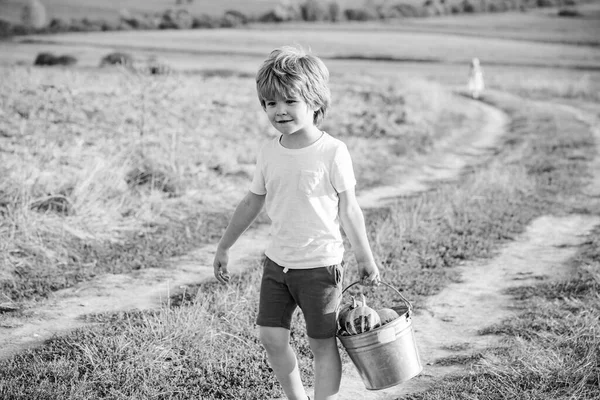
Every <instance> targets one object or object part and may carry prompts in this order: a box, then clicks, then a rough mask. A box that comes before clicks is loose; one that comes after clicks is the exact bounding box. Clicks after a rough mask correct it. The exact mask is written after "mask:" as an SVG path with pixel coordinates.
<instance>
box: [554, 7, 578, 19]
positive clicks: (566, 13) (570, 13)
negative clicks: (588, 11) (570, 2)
mask: <svg viewBox="0 0 600 400" xmlns="http://www.w3.org/2000/svg"><path fill="white" fill-rule="evenodd" d="M557 15H558V16H559V17H581V13H580V12H579V11H577V9H576V8H561V9H560V10H558V14H557Z"/></svg>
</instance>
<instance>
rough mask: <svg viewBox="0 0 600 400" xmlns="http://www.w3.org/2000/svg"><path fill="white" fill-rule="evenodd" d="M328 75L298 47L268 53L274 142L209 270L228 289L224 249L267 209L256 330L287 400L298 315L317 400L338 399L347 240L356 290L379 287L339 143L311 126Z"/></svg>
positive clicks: (264, 92)
mask: <svg viewBox="0 0 600 400" xmlns="http://www.w3.org/2000/svg"><path fill="white" fill-rule="evenodd" d="M328 80H329V71H328V70H327V68H326V67H325V65H324V64H323V62H322V61H321V60H320V59H319V58H317V57H315V56H313V55H310V54H306V53H305V52H303V51H302V50H301V49H296V48H292V47H282V48H280V49H276V50H274V51H272V52H271V54H270V55H269V57H268V58H267V60H266V61H265V62H264V63H263V65H262V67H261V68H260V70H259V71H258V73H257V76H256V86H257V92H258V98H259V100H260V104H261V106H262V108H263V109H264V110H265V112H266V114H267V117H268V119H269V121H270V122H271V124H272V125H273V126H274V127H275V129H277V130H278V131H279V133H280V136H279V137H278V138H276V139H274V140H272V141H270V142H269V143H267V144H266V145H265V146H263V147H262V149H261V151H260V152H259V154H258V157H257V163H256V170H255V174H254V178H253V180H252V183H251V185H250V190H249V192H248V193H247V194H246V196H245V197H244V199H243V200H242V201H241V202H240V204H239V205H238V206H237V208H236V210H235V212H234V214H233V217H232V218H231V221H230V222H229V225H228V226H227V229H226V230H225V233H224V234H223V237H222V238H221V240H220V242H219V244H218V246H217V252H216V255H215V260H214V263H213V266H214V273H215V277H216V278H217V279H218V280H219V281H220V282H221V283H227V281H228V280H229V275H228V274H227V262H228V250H229V248H230V247H231V246H232V245H233V244H234V243H235V241H236V240H237V239H238V238H239V237H240V235H241V234H242V233H243V232H244V231H245V230H246V229H247V228H248V226H250V224H251V223H252V222H253V221H254V219H255V218H256V216H257V215H258V213H259V212H260V210H261V209H262V207H263V205H264V204H265V203H266V208H267V214H268V215H269V217H270V218H271V221H272V226H271V234H272V235H271V237H272V240H271V243H270V245H269V246H268V247H267V249H266V251H265V255H266V258H265V262H264V264H263V276H262V282H261V288H260V301H259V311H258V317H257V321H256V323H257V325H258V327H259V337H260V341H261V343H262V344H263V346H264V347H265V349H266V352H267V356H268V360H269V364H270V365H271V368H273V371H274V372H275V375H276V376H277V379H278V380H279V382H280V383H281V386H282V387H283V390H284V392H285V394H286V395H287V397H288V399H290V400H306V399H307V396H306V392H305V391H304V388H303V386H302V382H301V380H300V373H299V370H298V365H297V361H296V355H295V353H294V351H293V349H292V348H291V346H290V344H289V339H290V336H289V335H290V331H289V330H290V323H291V319H292V314H293V313H294V311H295V309H296V307H300V309H301V310H302V312H303V314H304V318H305V321H306V330H307V335H308V340H309V344H310V348H311V350H312V352H313V355H314V374H315V392H314V396H315V400H325V399H329V400H331V399H336V398H337V393H338V391H339V386H340V380H341V361H340V355H339V353H338V348H337V342H336V338H335V332H336V317H337V314H336V311H337V308H338V305H339V303H340V301H341V292H342V277H343V261H342V258H343V254H344V246H343V239H342V236H341V232H340V224H341V226H342V227H343V229H344V232H345V233H346V236H347V237H348V239H349V241H350V244H351V245H352V248H353V249H354V253H355V256H356V260H357V262H358V268H359V273H360V276H361V278H363V282H364V283H366V284H377V283H378V281H379V270H378V268H377V265H376V264H375V261H374V258H373V254H372V252H371V249H370V247H369V243H368V239H367V235H366V230H365V222H364V217H363V213H362V210H361V209H360V207H359V205H358V202H357V200H356V197H355V193H354V186H355V184H356V180H355V178H354V171H353V169H352V161H351V159H350V154H349V152H348V149H347V148H346V145H345V144H344V143H342V142H341V141H340V140H338V139H334V138H333V137H331V136H330V135H329V134H327V133H325V132H322V131H321V130H320V129H319V128H318V125H319V123H320V122H321V121H322V120H323V118H324V117H325V114H326V112H327V108H328V106H329V101H330V91H329V88H328V86H327V83H328Z"/></svg>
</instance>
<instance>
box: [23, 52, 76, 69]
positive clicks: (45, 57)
mask: <svg viewBox="0 0 600 400" xmlns="http://www.w3.org/2000/svg"><path fill="white" fill-rule="evenodd" d="M75 64H77V58H75V57H73V56H70V55H66V54H65V55H62V56H55V55H54V54H53V53H48V52H42V53H39V54H38V55H37V56H36V58H35V60H34V62H33V65H37V66H53V65H63V66H67V67H68V66H71V65H75Z"/></svg>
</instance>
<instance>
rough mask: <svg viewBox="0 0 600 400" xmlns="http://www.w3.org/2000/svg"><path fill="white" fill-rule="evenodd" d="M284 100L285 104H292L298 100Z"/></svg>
mask: <svg viewBox="0 0 600 400" xmlns="http://www.w3.org/2000/svg"><path fill="white" fill-rule="evenodd" d="M285 102H286V103H287V104H294V103H297V102H298V100H295V99H288V100H286V101H285Z"/></svg>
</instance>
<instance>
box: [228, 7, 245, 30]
mask: <svg viewBox="0 0 600 400" xmlns="http://www.w3.org/2000/svg"><path fill="white" fill-rule="evenodd" d="M246 23H248V17H246V16H245V15H244V14H243V13H241V12H239V11H232V10H229V11H226V12H225V14H224V15H223V18H222V20H221V26H223V27H226V28H232V27H236V26H240V25H244V24H246Z"/></svg>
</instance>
